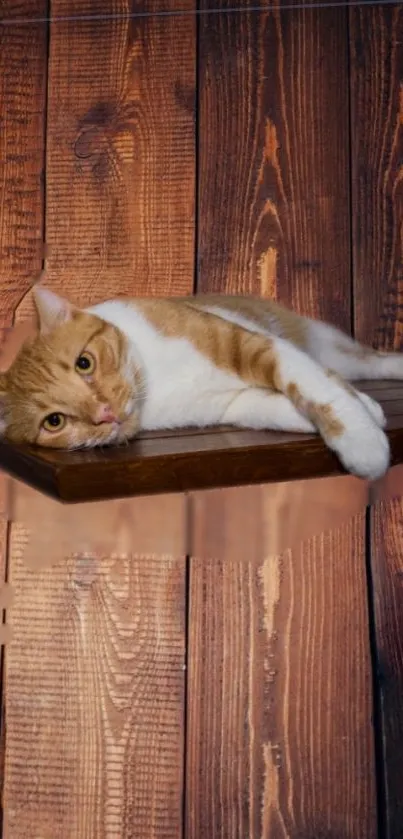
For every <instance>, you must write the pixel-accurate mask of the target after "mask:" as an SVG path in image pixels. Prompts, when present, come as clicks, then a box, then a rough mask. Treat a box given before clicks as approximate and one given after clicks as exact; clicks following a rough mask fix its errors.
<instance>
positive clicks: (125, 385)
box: [0, 288, 403, 479]
mask: <svg viewBox="0 0 403 839" xmlns="http://www.w3.org/2000/svg"><path fill="white" fill-rule="evenodd" d="M34 298H35V303H36V308H37V311H38V316H39V333H38V334H36V335H35V336H34V337H32V338H29V339H28V340H27V341H26V342H25V343H24V344H23V346H22V348H21V349H20V351H19V353H18V355H17V356H16V358H15V359H14V361H13V363H12V364H11V367H10V368H9V369H8V370H7V371H6V372H5V373H2V374H0V429H1V432H2V433H3V435H4V436H5V437H6V438H7V439H8V440H10V441H12V442H14V443H31V444H32V443H34V444H37V445H39V446H48V447H53V448H63V449H78V448H89V447H92V446H100V445H110V444H119V443H124V442H127V441H128V440H130V439H131V438H133V437H134V436H135V435H136V433H137V432H138V431H139V430H145V429H162V428H179V427H184V426H192V425H193V426H199V427H205V426H209V425H219V424H226V425H227V424H231V425H236V426H241V427H244V428H254V429H278V430H282V431H294V432H295V431H297V432H314V431H315V430H317V431H319V433H320V434H321V435H322V437H323V439H324V441H325V442H326V444H327V445H328V446H329V448H331V449H332V450H333V451H334V452H336V454H337V455H338V457H339V459H340V460H341V462H342V463H343V464H344V466H345V468H346V469H347V470H348V471H350V472H352V473H353V474H356V475H359V476H361V477H363V478H369V479H376V478H378V477H380V476H381V475H383V474H384V473H385V471H386V470H387V468H388V465H389V445H388V441H387V438H386V436H385V434H384V432H383V430H382V429H383V427H384V425H385V419H384V415H383V412H382V408H381V407H380V405H378V403H377V402H375V401H374V400H372V399H371V398H370V397H368V396H366V395H365V394H363V393H360V392H359V391H357V390H356V389H354V388H353V387H352V386H351V385H349V384H348V383H347V381H346V380H348V379H350V380H354V379H357V378H366V379H376V378H394V379H403V355H400V354H397V353H381V352H376V351H374V350H371V349H369V348H366V347H363V346H361V345H360V344H358V343H357V342H355V341H354V340H352V339H351V338H349V337H348V336H347V335H344V334H343V333H342V332H340V331H339V330H338V329H336V328H334V327H332V326H329V325H327V324H324V323H322V322H317V321H313V320H310V319H308V318H305V317H300V316H299V315H296V314H295V313H293V312H291V311H288V310H287V309H284V308H282V307H281V306H279V305H278V304H277V303H274V302H271V301H268V300H263V299H258V298H253V297H231V296H224V295H199V296H197V297H187V298H176V297H175V298H161V299H158V298H157V299H155V298H149V299H131V300H109V301H107V302H105V303H99V304H97V305H95V306H91V307H90V308H88V309H85V310H81V309H79V308H77V307H76V306H74V305H72V304H71V303H69V302H68V301H67V300H65V299H63V298H61V297H59V296H57V295H56V294H54V293H53V292H51V291H48V290H47V289H43V288H37V289H35V290H34ZM342 377H343V378H342Z"/></svg>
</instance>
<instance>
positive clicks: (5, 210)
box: [0, 0, 48, 809]
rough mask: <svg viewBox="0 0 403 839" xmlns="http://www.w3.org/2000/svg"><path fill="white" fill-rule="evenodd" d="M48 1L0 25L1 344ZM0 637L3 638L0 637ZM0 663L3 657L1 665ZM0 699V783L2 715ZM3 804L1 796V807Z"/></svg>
mask: <svg viewBox="0 0 403 839" xmlns="http://www.w3.org/2000/svg"><path fill="white" fill-rule="evenodd" d="M46 7H47V3H46V0H9V2H8V3H7V10H5V9H2V17H3V18H4V17H6V16H7V17H9V18H12V19H14V23H13V24H12V25H1V26H0V103H1V108H0V343H1V342H2V341H3V338H4V336H5V333H6V330H7V328H9V327H10V326H11V325H12V323H13V317H14V311H15V308H16V306H17V305H18V303H19V301H20V300H21V298H22V297H23V296H24V294H25V293H26V291H27V290H28V288H29V287H30V284H31V282H32V276H34V275H35V274H36V273H38V271H39V270H40V268H41V266H42V256H43V246H42V239H43V189H42V175H43V166H44V148H45V144H44V137H45V100H46V79H47V31H48V30H47V25H46V23H34V24H32V25H30V26H25V25H24V23H23V22H22V21H23V20H24V18H25V17H26V16H27V15H28V14H32V15H33V17H35V18H36V17H46ZM6 486H7V484H6V479H4V478H3V476H2V475H0V585H1V586H2V584H3V582H4V579H5V577H6V568H7V533H8V525H7V511H6V506H7V505H6ZM2 640H3V639H2ZM2 664H3V662H1V669H2V670H3V668H2ZM1 678H2V686H1V690H2V698H1V757H0V761H1V765H0V774H1V786H2V787H3V772H4V748H5V716H4V695H3V672H1ZM1 807H2V809H3V800H2V805H1Z"/></svg>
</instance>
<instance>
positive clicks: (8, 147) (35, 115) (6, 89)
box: [0, 0, 48, 328]
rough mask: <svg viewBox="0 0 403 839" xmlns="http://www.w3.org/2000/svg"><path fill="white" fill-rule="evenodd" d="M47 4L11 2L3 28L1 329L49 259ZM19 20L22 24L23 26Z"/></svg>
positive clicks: (0, 85) (36, 0)
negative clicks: (35, 20) (42, 19)
mask: <svg viewBox="0 0 403 839" xmlns="http://www.w3.org/2000/svg"><path fill="white" fill-rule="evenodd" d="M46 9H47V2H46V0H25V2H24V0H9V1H8V2H7V17H9V18H13V19H14V23H13V24H10V25H8V24H4V25H2V26H0V102H1V113H0V295H1V307H0V311H1V315H0V326H1V327H3V328H4V327H8V326H11V324H12V322H13V317H14V313H15V309H16V307H17V306H18V304H19V302H20V300H21V299H22V297H23V296H24V294H25V293H26V292H27V291H28V289H29V288H30V286H31V284H32V279H33V277H35V274H37V273H38V272H39V271H40V269H41V267H42V258H43V188H42V183H43V168H44V161H45V99H46V81H47V39H48V27H47V24H46V23H33V24H32V25H29V26H27V25H25V24H24V22H23V21H24V18H26V17H27V16H29V15H32V17H38V18H39V17H46ZM18 21H21V23H19V22H18Z"/></svg>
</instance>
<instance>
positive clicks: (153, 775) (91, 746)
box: [4, 508, 185, 839]
mask: <svg viewBox="0 0 403 839" xmlns="http://www.w3.org/2000/svg"><path fill="white" fill-rule="evenodd" d="M148 516H150V514H149V511H148ZM171 518H172V521H173V522H174V523H175V510H174V509H173V508H172V509H171ZM157 522H158V516H157V515H155V516H154V524H155V526H156V525H157ZM120 526H122V524H121V525H120ZM116 535H117V537H118V531H117V533H116ZM53 536H54V539H55V540H56V538H57V529H56V528H55V527H54V530H53ZM25 539H26V535H25V532H24V528H23V527H22V526H15V527H14V530H13V539H12V543H11V558H12V563H11V573H10V582H11V583H12V585H13V586H14V590H15V604H14V606H13V607H12V609H10V610H9V621H10V625H11V627H12V628H13V630H14V640H13V641H12V642H11V644H10V645H9V647H8V648H7V657H6V686H7V706H6V726H7V729H6V730H7V740H6V783H5V793H4V807H5V825H4V836H5V839H17V837H18V839H19V837H26V836H31V835H32V829H33V825H35V834H34V835H35V836H37V837H39V836H40V837H41V839H73V837H75V838H76V839H78V838H79V837H80V839H81V837H83V839H84V837H85V839H90V837H91V838H92V837H93V839H123V837H124V838H125V839H126V837H130V839H132V837H136V839H137V837H139V839H140V837H141V839H145V837H154V836H155V837H164V839H165V837H172V839H177V837H178V836H180V833H181V808H180V792H181V788H182V771H183V770H182V754H183V748H182V736H183V731H182V727H183V722H182V717H183V677H184V670H183V665H184V660H185V648H184V615H185V591H184V570H185V567H184V563H183V561H182V560H181V559H180V557H178V556H175V542H174V540H172V539H171V537H170V532H169V528H168V529H167V528H166V529H165V532H164V538H163V541H164V544H165V550H166V551H167V552H168V554H170V556H166V555H165V556H164V555H163V554H162V553H159V554H152V555H144V556H141V555H137V556H136V557H134V556H130V554H126V555H124V554H115V556H113V555H109V556H107V557H99V556H94V555H92V554H83V553H81V554H70V555H69V556H64V557H63V558H62V559H59V560H57V561H56V562H54V563H53V565H52V567H51V568H50V569H42V570H38V568H29V567H28V566H27V565H26V563H25V562H24V561H23V558H22V556H21V551H22V549H23V548H24V546H25V545H24V543H25ZM135 547H136V533H135V532H133V531H132V541H131V549H132V550H134V549H135Z"/></svg>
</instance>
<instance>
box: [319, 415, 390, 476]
mask: <svg viewBox="0 0 403 839" xmlns="http://www.w3.org/2000/svg"><path fill="white" fill-rule="evenodd" d="M329 445H330V447H331V448H332V449H333V450H334V451H335V452H336V453H337V455H338V457H339V458H340V460H341V462H342V463H343V465H344V466H345V468H346V469H347V471H348V472H351V474H353V475H357V476H358V477H359V478H365V479H367V480H369V481H375V480H377V479H378V478H382V476H383V475H384V474H385V472H386V471H387V469H388V467H389V463H390V449H389V442H388V438H387V437H386V434H385V433H384V432H383V431H382V429H381V428H379V426H377V425H375V423H373V422H370V423H369V422H368V423H366V424H365V427H363V425H362V423H357V425H355V424H352V425H350V427H347V428H345V430H344V431H343V433H342V434H340V436H339V437H338V439H337V440H336V439H333V441H332V442H330V441H329Z"/></svg>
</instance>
